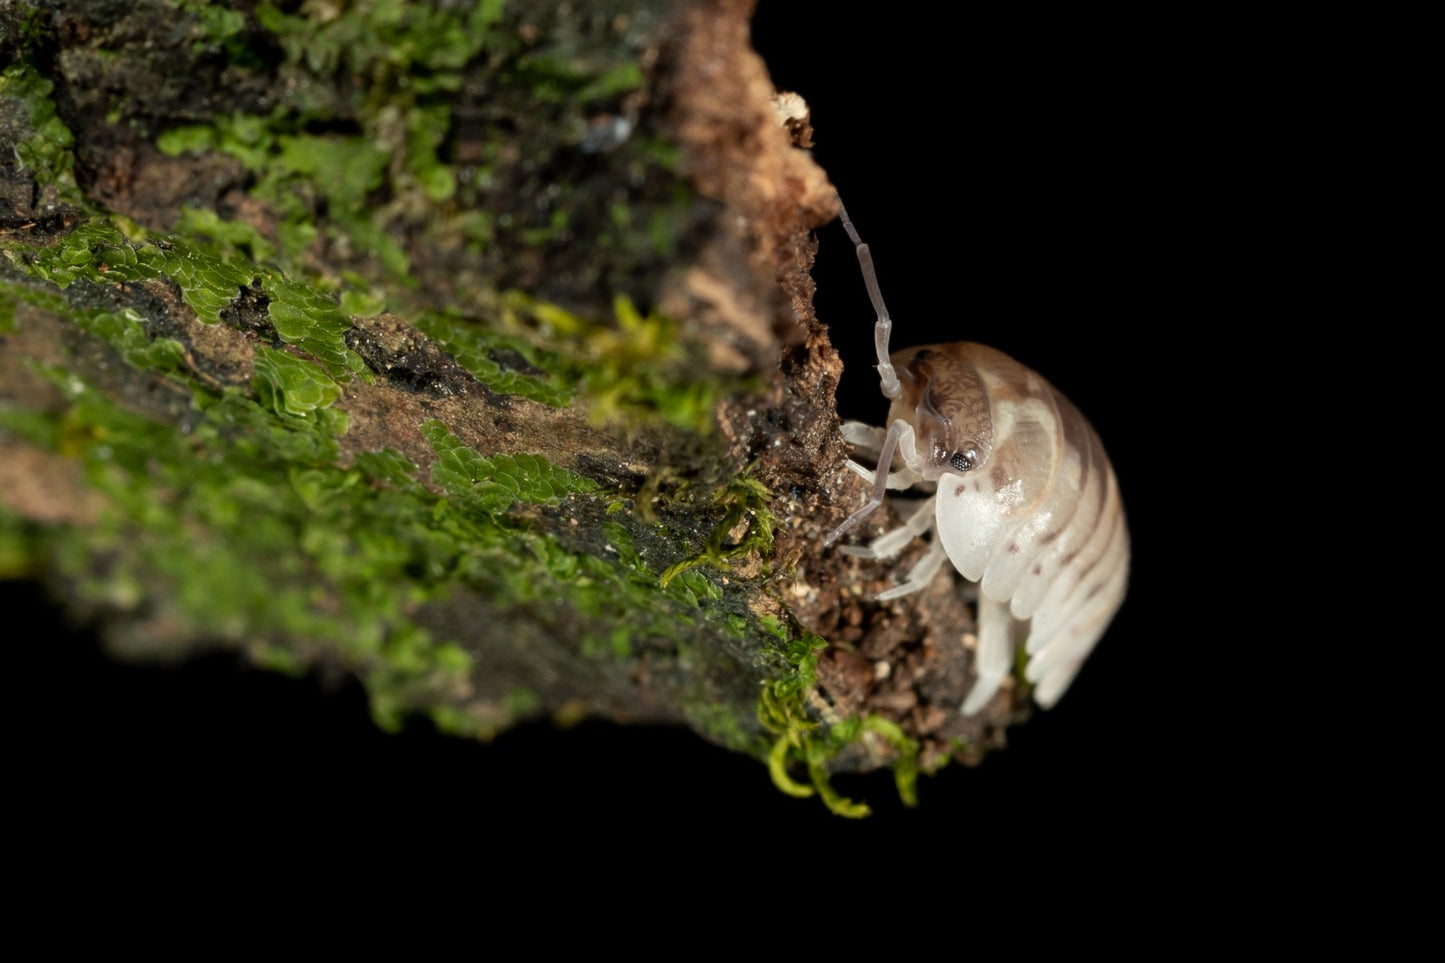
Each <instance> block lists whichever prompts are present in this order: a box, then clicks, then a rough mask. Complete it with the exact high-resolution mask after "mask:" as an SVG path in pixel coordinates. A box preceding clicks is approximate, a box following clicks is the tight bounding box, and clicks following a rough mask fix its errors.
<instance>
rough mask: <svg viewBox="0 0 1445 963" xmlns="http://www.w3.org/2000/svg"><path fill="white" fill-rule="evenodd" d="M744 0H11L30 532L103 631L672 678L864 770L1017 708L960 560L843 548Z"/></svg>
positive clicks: (25, 553) (773, 751)
mask: <svg viewBox="0 0 1445 963" xmlns="http://www.w3.org/2000/svg"><path fill="white" fill-rule="evenodd" d="M751 8H752V4H751V3H750V2H747V0H690V2H664V0H657V2H653V3H628V4H615V3H604V2H595V3H589V4H580V5H579V4H563V3H560V2H559V3H529V4H526V5H514V4H503V3H500V2H496V3H493V2H489V0H483V2H480V3H478V4H475V5H461V7H460V9H453V8H452V7H451V6H447V5H440V4H409V5H405V6H404V7H402V8H399V12H398V10H394V9H393V7H392V6H391V5H388V4H382V3H365V2H361V3H356V4H350V5H338V6H332V5H325V4H312V3H302V4H275V5H272V4H264V3H262V4H245V5H240V6H239V7H238V8H237V9H235V10H232V9H231V5H209V4H205V3H202V2H162V0H149V2H141V3H136V4H127V5H116V4H111V3H106V2H94V3H88V2H82V0H71V2H57V3H49V4H43V5H42V4H15V5H10V6H4V7H0V63H3V64H6V65H8V66H6V67H5V70H4V75H3V76H4V80H3V81H0V83H3V87H0V131H3V138H4V141H5V143H4V145H3V147H4V149H3V150H0V250H3V253H4V255H5V256H4V258H3V259H0V568H3V574H4V575H7V576H10V577H23V578H27V579H32V580H35V581H38V582H41V583H44V584H45V585H47V586H48V587H49V588H50V589H51V590H52V591H53V592H54V594H55V595H56V596H57V597H58V598H61V599H63V600H64V601H63V604H64V605H65V607H66V608H67V609H68V610H69V611H70V612H72V613H73V614H75V615H76V616H78V617H80V618H83V619H85V620H87V621H89V622H90V623H92V624H94V625H95V626H96V627H97V628H98V630H99V631H100V632H101V633H102V634H103V636H104V638H105V639H106V640H107V643H108V645H109V647H110V649H111V650H112V651H113V652H114V653H115V654H116V655H117V656H118V657H145V658H153V659H179V658H185V657H190V656H192V655H194V654H196V653H198V652H202V651H205V650H210V649H215V648H218V647H219V648H225V649H230V650H235V651H240V652H242V653H244V654H245V655H246V656H247V657H249V658H250V659H252V660H254V661H255V662H256V663H258V664H260V665H263V666H268V667H275V668H277V669H280V670H283V671H301V670H304V669H310V668H315V667H323V668H325V669H328V670H335V671H339V672H344V673H348V674H354V675H356V676H357V677H359V678H360V679H362V681H363V682H364V684H365V685H366V687H367V690H368V693H369V696H370V699H371V702H372V706H373V712H374V714H375V716H376V717H377V719H378V721H380V722H381V723H382V724H383V725H395V724H397V722H398V721H399V720H400V719H401V718H403V717H404V716H405V715H406V714H408V713H417V712H420V713H425V714H427V715H429V716H430V717H431V718H433V719H434V720H436V722H437V724H438V725H439V726H442V727H443V728H446V729H448V730H450V731H455V732H457V733H459V734H463V735H468V736H477V737H484V738H485V737H490V736H491V735H493V734H495V733H497V732H499V731H502V730H503V729H506V728H507V727H510V726H512V725H514V724H516V723H517V722H519V721H523V720H526V719H530V718H536V717H539V716H544V715H551V716H553V717H582V716H600V717H605V718H608V719H612V720H615V721H622V722H665V723H677V724H683V725H687V726H689V727H691V728H692V729H694V730H695V731H697V732H699V733H701V734H702V735H703V736H705V737H706V738H708V739H710V740H712V741H714V742H717V743H719V744H722V745H725V746H728V747H730V748H733V749H735V750H738V751H741V752H746V753H749V754H751V755H754V756H756V757H758V758H760V759H763V760H766V761H768V762H769V764H770V765H771V767H772V771H773V774H774V778H775V780H776V781H777V782H778V784H779V786H780V787H781V788H782V789H784V790H785V791H789V792H794V793H799V794H802V793H808V792H814V791H817V792H821V794H822V795H823V796H824V798H825V801H827V802H828V803H829V805H830V806H832V807H833V808H835V809H836V810H838V811H840V812H845V813H857V812H860V811H861V810H860V808H859V807H856V806H854V805H852V804H851V803H849V802H848V801H847V800H844V799H842V798H841V797H838V796H837V795H836V794H833V793H832V792H831V790H830V789H829V788H828V783H827V773H828V772H834V771H857V770H869V769H874V768H879V767H883V766H892V767H894V768H895V770H896V771H897V772H898V773H899V776H900V780H899V781H900V786H901V787H902V788H903V791H904V792H905V794H906V793H908V792H909V784H910V783H909V781H910V779H911V777H912V774H913V773H915V772H917V771H918V770H920V769H922V770H925V771H927V770H931V769H934V768H936V767H938V766H940V765H942V764H943V763H945V762H946V761H948V760H949V759H959V760H963V761H966V762H973V761H976V760H977V759H979V758H980V757H981V755H982V753H983V752H984V751H985V750H986V749H988V748H990V747H993V746H996V745H998V744H1000V743H1001V741H1002V732H1003V728H1004V726H1005V725H1006V724H1007V723H1008V722H1009V721H1011V720H1016V719H1017V718H1019V716H1020V715H1021V714H1022V713H1024V712H1026V711H1027V710H1026V703H1025V701H1024V699H1023V697H1022V694H1021V693H1020V692H1017V691H1015V690H1007V691H1005V692H1004V693H1003V694H1001V696H1000V697H999V698H998V699H997V700H995V704H994V705H993V706H992V707H990V709H989V710H988V711H986V712H985V713H983V714H981V715H980V716H978V717H975V718H971V719H964V718H963V717H962V716H961V715H959V713H958V711H957V707H958V705H959V704H960V702H961V701H962V698H963V695H964V694H965V692H966V690H967V685H968V682H969V673H970V661H969V660H970V656H969V652H968V650H967V649H966V648H965V646H964V645H963V644H962V643H961V642H960V639H961V638H962V637H963V636H964V635H965V634H966V633H967V632H968V631H969V629H970V628H971V617H970V613H969V610H968V606H967V605H966V603H965V601H964V600H963V598H962V597H961V595H960V594H959V593H958V591H957V590H956V588H955V587H954V586H953V585H952V584H951V581H950V580H947V579H941V580H938V581H937V583H936V584H935V585H933V586H931V587H930V588H929V589H928V590H926V591H925V592H922V593H919V594H918V595H916V596H913V597H910V598H908V599H904V600H900V601H895V602H892V603H888V604H879V603H875V602H871V601H868V599H869V598H870V597H871V596H872V595H873V594H876V592H877V591H878V590H879V589H881V588H883V587H885V586H886V584H887V583H888V581H889V579H890V578H891V574H890V573H889V572H887V571H884V570H882V567H880V566H879V565H877V563H861V562H859V561H858V560H856V559H852V558H849V557H847V556H844V555H841V554H840V553H837V552H835V551H831V550H824V549H823V548H822V545H821V540H822V537H823V535H824V534H826V533H827V531H828V530H829V529H830V528H831V527H832V526H834V525H836V524H837V522H838V521H840V520H841V518H843V517H844V516H846V515H847V514H848V513H849V511H851V510H852V508H854V507H856V506H857V505H858V504H860V502H861V499H862V497H863V487H864V486H863V485H862V484H861V482H859V481H858V480H857V479H856V478H854V477H852V475H851V474H850V473H849V472H848V471H847V470H846V467H845V459H846V457H847V448H846V446H845V444H844V443H843V441H842V439H841V436H840V434H839V432H838V419H837V416H836V414H835V412H834V405H833V394H834V389H835V387H836V384H837V379H838V375H839V372H840V370H841V365H840V363H839V361H838V359H837V356H836V354H835V353H834V352H833V350H832V348H831V347H830V345H829V342H828V338H827V333H826V331H825V329H824V328H823V327H822V326H821V325H820V324H819V323H818V321H817V320H816V319H815V317H814V316H813V312H812V308H811V297H812V282H811V280H810V278H809V275H808V270H809V268H810V266H811V263H812V256H813V252H814V249H815V244H814V241H813V240H812V237H811V234H810V232H811V231H812V230H813V229H815V228H817V227H819V226H820V225H822V224H824V223H826V222H827V221H829V220H830V219H831V218H832V217H833V216H834V214H835V213H836V210H837V201H836V197H835V195H834V193H833V191H832V188H831V187H830V185H829V184H828V182H827V179H826V177H825V176H824V174H823V173H822V171H821V170H819V169H818V168H817V167H816V166H815V165H814V164H813V162H812V161H811V159H810V158H809V156H808V154H807V153H806V151H805V149H804V148H806V147H807V146H808V144H809V138H810V136H811V131H810V129H809V125H808V120H807V114H806V107H805V106H804V105H801V104H800V103H799V102H797V101H779V100H778V99H777V98H776V97H775V93H776V92H775V91H773V90H772V88H771V85H770V82H769V80H768V77H767V74H766V72H765V70H764V69H763V67H762V64H761V62H760V61H759V60H758V58H757V57H756V55H755V54H754V53H753V52H752V51H751V49H750V47H749V42H748V18H749V16H750V14H751ZM876 514H877V516H878V517H876V518H873V519H870V521H869V522H868V524H867V526H866V528H867V530H868V531H870V532H880V531H883V530H884V529H885V528H886V527H887V526H888V523H889V520H888V518H887V517H886V513H885V512H879V513H876ZM916 553H917V549H914V550H912V553H911V554H908V553H906V554H905V555H904V556H903V557H902V558H901V559H899V561H898V568H900V569H904V570H906V567H907V566H908V565H909V564H910V562H911V560H912V558H913V557H915V556H916Z"/></svg>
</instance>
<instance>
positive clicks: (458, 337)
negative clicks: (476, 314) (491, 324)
mask: <svg viewBox="0 0 1445 963" xmlns="http://www.w3.org/2000/svg"><path fill="white" fill-rule="evenodd" d="M415 326H416V328H417V329H418V330H419V331H421V332H422V333H423V334H425V335H426V336H427V337H429V338H431V339H432V340H433V341H436V342H437V343H438V344H440V345H441V346H442V347H443V348H445V349H446V350H447V351H449V352H451V354H452V356H453V357H454V358H456V359H457V363H458V364H460V365H461V366H462V367H464V368H466V369H467V370H468V371H470V372H471V373H472V375H473V376H474V377H475V378H476V379H477V380H478V381H480V382H481V383H482V384H484V385H486V386H487V387H488V388H490V389H491V390H492V391H495V392H496V393H497V394H499V395H515V396H517V397H521V398H530V399H531V400H533V401H537V402H541V403H542V404H544V405H551V406H552V407H554V408H562V407H565V406H567V405H568V404H570V403H571V401H572V399H573V397H574V396H575V392H574V390H573V389H572V388H571V387H570V386H569V385H568V384H566V383H563V381H562V378H560V377H550V376H548V371H549V370H559V369H561V368H562V367H563V363H562V360H561V358H560V357H559V356H558V355H557V354H556V353H555V352H550V351H547V350H545V349H543V348H538V347H536V346H534V345H533V344H532V343H531V342H529V341H527V340H526V339H524V338H516V337H506V336H503V335H498V334H495V333H493V332H491V331H488V330H487V329H485V328H483V327H482V326H481V325H479V324H477V323H476V322H474V321H469V320H467V319H465V318H462V317H459V316H457V315H450V314H441V313H438V312H427V313H424V314H422V315H421V316H420V317H418V318H417V319H416V321H415ZM509 355H514V356H516V357H517V358H520V359H521V361H522V363H523V364H524V365H525V366H526V367H528V368H531V369H534V370H535V371H536V374H535V375H534V374H530V373H523V372H521V371H518V370H516V368H517V367H518V366H517V365H516V364H515V363H510V364H508V365H507V366H506V367H503V362H502V361H501V360H499V359H504V358H507V357H508V356H509ZM568 380H569V381H570V380H571V379H568Z"/></svg>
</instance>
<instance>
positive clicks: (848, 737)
mask: <svg viewBox="0 0 1445 963" xmlns="http://www.w3.org/2000/svg"><path fill="white" fill-rule="evenodd" d="M779 628H780V627H779ZM826 647H827V643H826V642H825V641H823V640H822V639H820V638H818V637H817V636H814V635H802V636H800V637H798V638H795V639H792V640H791V641H789V642H788V648H787V653H788V662H789V664H790V666H791V671H789V672H787V673H786V674H784V675H782V676H779V677H777V678H775V679H773V680H772V681H770V682H769V683H767V684H766V685H765V686H764V687H763V692H762V696H761V698H760V699H759V701H758V719H759V721H760V722H761V723H762V724H763V727H764V728H765V729H767V730H768V731H769V732H771V733H773V734H774V735H775V736H776V739H775V740H774V742H773V744H772V748H771V749H770V750H769V752H768V755H767V763H768V772H769V774H770V775H771V776H772V778H773V783H774V785H776V786H777V787H778V789H779V790H781V791H782V792H784V793H787V794H788V795H790V796H800V797H806V796H812V795H814V794H815V793H816V794H817V796H818V797H819V798H820V799H821V800H822V801H823V804H824V805H826V806H827V807H828V809H829V810H830V811H832V812H834V813H836V814H837V815H840V816H846V817H848V818H853V819H858V818H862V817H864V816H867V815H868V814H869V812H870V810H869V808H868V806H867V805H866V804H864V803H860V802H856V801H854V800H851V799H848V798H846V797H844V796H842V795H840V794H839V793H838V791H837V790H836V789H835V788H833V785H832V782H831V780H830V779H829V777H828V762H829V760H831V759H832V758H834V757H835V756H837V755H838V754H839V753H840V752H842V751H843V750H844V749H847V748H848V747H849V746H851V745H853V744H854V743H855V742H857V741H858V740H859V739H863V738H866V737H877V738H881V739H883V740H884V741H885V742H887V743H888V744H889V745H890V746H891V747H892V748H893V750H894V753H895V760H896V761H895V762H894V764H893V776H894V782H895V784H896V785H897V787H898V795H899V798H900V799H902V800H903V802H904V804H905V805H908V806H913V805H917V802H918V791H917V783H918V754H919V745H918V743H917V741H915V740H913V739H911V738H909V737H908V736H907V735H906V734H905V733H904V732H903V729H902V728H901V727H900V726H899V725H898V724H897V723H896V722H893V721H891V720H889V719H884V718H883V717H881V716H873V715H870V716H863V717H853V718H850V719H846V720H844V721H842V722H837V723H833V724H831V725H823V724H821V723H818V722H816V721H814V720H813V719H812V718H811V717H810V715H809V714H808V711H807V707H806V696H807V694H808V693H809V692H811V691H812V690H813V688H814V687H815V686H816V684H817V675H816V673H817V667H818V655H819V654H820V653H821V652H822V650H823V649H824V648H826ZM794 766H802V767H803V768H804V770H805V771H806V772H807V774H808V781H807V782H798V781H797V780H795V779H794V778H793V777H792V776H791V775H790V773H789V769H790V767H794Z"/></svg>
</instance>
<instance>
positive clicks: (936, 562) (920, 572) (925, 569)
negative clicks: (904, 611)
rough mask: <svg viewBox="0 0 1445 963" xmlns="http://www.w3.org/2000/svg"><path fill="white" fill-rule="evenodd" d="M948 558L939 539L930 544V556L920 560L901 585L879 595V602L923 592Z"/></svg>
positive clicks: (927, 555)
mask: <svg viewBox="0 0 1445 963" xmlns="http://www.w3.org/2000/svg"><path fill="white" fill-rule="evenodd" d="M946 558H948V552H946V551H944V548H943V545H942V543H940V542H939V541H938V540H937V539H935V540H934V541H933V542H931V543H929V546H928V554H926V555H924V556H923V557H922V558H920V559H919V560H918V564H916V565H914V566H913V571H911V572H909V573H908V578H907V580H906V581H904V582H903V583H902V584H900V585H895V586H893V587H892V588H891V589H889V590H888V591H886V592H880V593H878V601H880V602H886V601H888V600H889V599H897V598H902V597H903V596H905V595H912V594H913V593H914V592H918V591H922V590H923V589H924V588H926V587H927V586H928V583H929V582H931V581H933V576H935V575H937V574H938V570H939V569H940V568H942V567H943V560H944V559H946Z"/></svg>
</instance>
